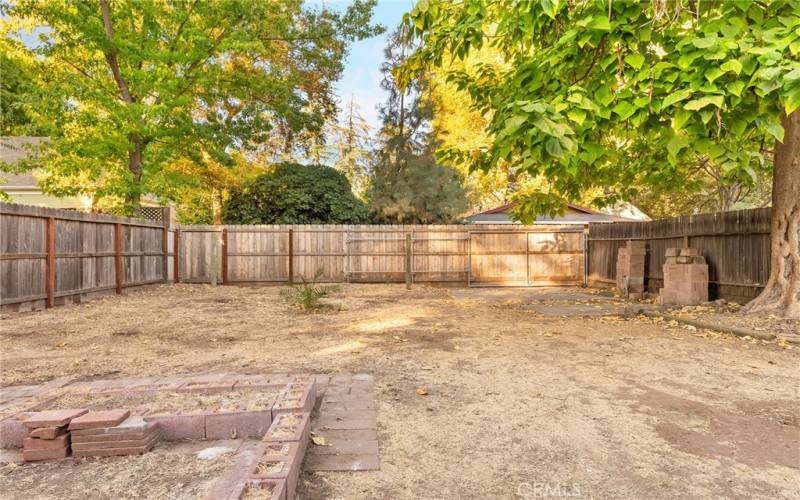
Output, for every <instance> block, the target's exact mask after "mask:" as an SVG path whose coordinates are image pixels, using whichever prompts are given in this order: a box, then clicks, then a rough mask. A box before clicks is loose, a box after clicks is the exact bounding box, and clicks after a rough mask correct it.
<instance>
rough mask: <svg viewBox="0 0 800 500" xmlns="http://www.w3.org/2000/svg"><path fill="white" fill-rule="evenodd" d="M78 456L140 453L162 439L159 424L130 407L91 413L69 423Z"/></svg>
mask: <svg viewBox="0 0 800 500" xmlns="http://www.w3.org/2000/svg"><path fill="white" fill-rule="evenodd" d="M70 430H71V433H72V453H73V455H75V456H76V457H110V456H123V455H141V454H142V453H145V452H147V451H150V450H151V449H152V448H153V447H154V446H155V445H156V444H157V443H158V442H159V440H160V439H161V433H160V431H159V428H158V424H157V423H155V422H145V421H144V419H142V417H139V416H134V417H131V416H130V411H128V410H108V411H95V412H89V413H87V414H86V415H84V416H83V417H81V418H80V419H75V420H73V421H72V423H71V424H70Z"/></svg>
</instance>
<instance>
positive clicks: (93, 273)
mask: <svg viewBox="0 0 800 500" xmlns="http://www.w3.org/2000/svg"><path fill="white" fill-rule="evenodd" d="M166 231H167V230H166V228H165V226H163V225H162V223H161V222H152V221H146V220H141V219H131V218H127V217H112V216H108V215H99V214H86V213H81V212H74V211H68V210H57V209H51V208H41V207H31V206H26V205H16V204H10V203H0V280H2V281H1V282H0V304H1V305H3V306H6V305H19V304H29V305H31V306H32V307H39V306H41V305H46V306H53V305H56V304H60V303H64V302H67V301H70V300H73V301H74V300H76V299H77V300H79V299H80V298H81V297H85V296H87V295H91V294H96V293H109V292H113V291H121V289H122V288H125V287H132V286H139V285H146V284H151V283H159V282H163V281H166V279H167V277H168V275H167V274H166V269H165V266H166V265H167V256H168V255H167V253H166V240H165V238H167V237H168V235H167V234H166Z"/></svg>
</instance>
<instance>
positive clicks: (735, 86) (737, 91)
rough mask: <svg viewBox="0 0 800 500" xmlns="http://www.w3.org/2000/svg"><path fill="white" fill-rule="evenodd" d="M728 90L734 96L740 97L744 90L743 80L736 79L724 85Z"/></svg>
mask: <svg viewBox="0 0 800 500" xmlns="http://www.w3.org/2000/svg"><path fill="white" fill-rule="evenodd" d="M726 88H727V89H728V92H730V93H731V94H733V95H735V96H736V97H742V90H744V82H743V81H741V80H736V81H735V82H731V83H729V84H728V86H727V87H726Z"/></svg>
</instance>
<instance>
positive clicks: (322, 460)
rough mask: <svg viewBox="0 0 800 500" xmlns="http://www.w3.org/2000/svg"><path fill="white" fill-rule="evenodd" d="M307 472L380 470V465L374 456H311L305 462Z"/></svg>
mask: <svg viewBox="0 0 800 500" xmlns="http://www.w3.org/2000/svg"><path fill="white" fill-rule="evenodd" d="M305 467H306V470H309V471H359V470H380V469H381V463H380V459H379V458H378V456H377V455H374V454H355V455H350V454H339V455H311V454H309V455H308V457H307V458H306V461H305Z"/></svg>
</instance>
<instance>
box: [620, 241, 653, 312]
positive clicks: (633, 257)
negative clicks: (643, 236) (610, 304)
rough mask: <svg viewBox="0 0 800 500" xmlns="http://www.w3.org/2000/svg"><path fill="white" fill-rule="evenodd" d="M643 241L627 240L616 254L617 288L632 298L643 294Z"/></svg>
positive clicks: (644, 249)
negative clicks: (625, 244)
mask: <svg viewBox="0 0 800 500" xmlns="http://www.w3.org/2000/svg"><path fill="white" fill-rule="evenodd" d="M646 253H647V250H646V247H645V242H644V241H642V240H628V244H627V246H624V247H621V248H620V249H619V253H618V254H617V290H619V291H620V292H621V293H623V294H625V295H627V296H628V297H630V298H632V299H637V300H638V299H641V298H642V297H643V296H644V259H645V255H646Z"/></svg>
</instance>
